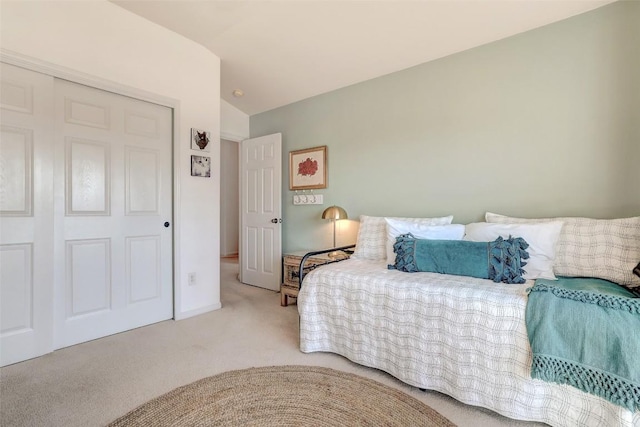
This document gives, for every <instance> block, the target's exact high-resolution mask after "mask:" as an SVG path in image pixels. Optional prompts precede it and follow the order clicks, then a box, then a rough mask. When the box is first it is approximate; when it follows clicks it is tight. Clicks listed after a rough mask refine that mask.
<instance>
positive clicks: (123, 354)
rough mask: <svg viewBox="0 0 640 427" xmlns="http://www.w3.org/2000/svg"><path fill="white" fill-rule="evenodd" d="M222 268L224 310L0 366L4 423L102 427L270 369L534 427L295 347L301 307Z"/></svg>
mask: <svg viewBox="0 0 640 427" xmlns="http://www.w3.org/2000/svg"><path fill="white" fill-rule="evenodd" d="M237 272H238V265H237V261H235V262H234V260H227V259H225V260H223V262H222V264H221V295H222V309H220V310H217V311H214V312H211V313H207V314H203V315H200V316H197V317H193V318H190V319H185V320H182V321H179V322H175V321H166V322H161V323H157V324H155V325H151V326H147V327H144V328H139V329H135V330H132V331H129V332H125V333H121V334H117V335H113V336H110V337H106V338H102V339H99V340H95V341H91V342H87V343H84V344H80V345H76V346H73V347H69V348H65V349H61V350H58V351H55V352H54V353H51V354H48V355H45V356H42V357H39V358H36V359H33V360H29V361H26V362H22V363H17V364H15V365H11V366H7V367H5V368H2V369H0V425H2V426H7V427H8V426H67V427H73V426H83V427H84V426H103V425H106V424H108V423H109V422H111V421H113V420H115V419H117V418H118V417H120V416H122V415H124V414H126V413H127V412H129V411H131V410H132V409H134V408H136V407H138V406H140V405H142V404H143V403H145V402H147V401H149V400H151V399H153V398H155V397H158V396H160V395H162V394H164V393H167V392H169V391H171V390H173V389H175V388H177V387H180V386H183V385H186V384H190V383H192V382H194V381H197V380H199V379H202V378H205V377H209V376H212V375H216V374H220V373H223V372H227V371H231V370H237V369H246V368H252V367H260V366H273V365H310V366H322V367H327V368H332V369H336V370H339V371H343V372H350V373H354V374H356V375H360V376H364V377H367V378H370V379H373V380H375V381H378V382H381V383H383V384H386V385H388V386H391V387H394V388H396V389H398V390H400V391H403V392H404V393H407V394H409V395H410V396H413V397H415V398H416V399H418V400H420V401H421V402H424V403H426V404H427V405H429V406H431V407H432V408H434V409H435V410H436V411H438V412H440V413H441V414H442V415H444V416H445V417H447V418H448V419H450V420H451V421H452V422H453V423H455V424H457V425H459V426H478V427H481V426H522V427H524V426H527V427H533V426H536V425H540V424H533V423H525V422H518V421H514V420H510V419H508V418H505V417H502V416H500V415H497V414H495V413H494V412H491V411H488V410H485V409H482V408H477V407H473V406H468V405H464V404H462V403H460V402H458V401H456V400H455V399H452V398H450V397H448V396H445V395H443V394H440V393H437V392H433V391H427V392H422V391H420V390H418V389H416V388H414V387H411V386H408V385H406V384H404V383H402V382H400V381H398V380H396V379H395V378H393V377H392V376H390V375H388V374H386V373H384V372H381V371H378V370H375V369H371V368H366V367H363V366H360V365H357V364H355V363H352V362H350V361H349V360H347V359H345V358H343V357H341V356H338V355H335V354H330V353H312V354H304V353H302V352H301V351H300V350H299V347H298V344H299V343H298V313H297V306H296V305H295V304H294V305H290V306H289V307H281V306H280V295H279V294H278V293H276V292H272V291H267V290H263V289H260V288H255V287H251V286H246V285H243V284H241V283H239V282H238V281H237V279H236V276H237Z"/></svg>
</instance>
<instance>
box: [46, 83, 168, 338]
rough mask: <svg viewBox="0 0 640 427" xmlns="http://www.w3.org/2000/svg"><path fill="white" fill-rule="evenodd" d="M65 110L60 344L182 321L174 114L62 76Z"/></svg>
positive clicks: (59, 153)
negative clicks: (177, 308) (175, 258)
mask: <svg viewBox="0 0 640 427" xmlns="http://www.w3.org/2000/svg"><path fill="white" fill-rule="evenodd" d="M55 115H56V117H55V130H56V132H55V133H56V143H55V178H56V179H55V189H54V194H55V203H54V210H55V228H56V232H57V233H58V234H57V236H56V239H55V243H54V258H55V283H56V287H55V310H54V315H55V335H54V338H55V340H54V345H55V347H56V348H61V347H66V346H69V345H73V344H76V343H80V342H84V341H88V340H91V339H95V338H99V337H103V336H106V335H110V334H114V333H117V332H122V331H125V330H128V329H132V328H136V327H139V326H143V325H147V324H151V323H154V322H158V321H161V320H166V319H170V318H172V317H173V281H172V275H173V273H172V265H173V264H172V231H171V227H170V223H171V220H172V201H171V200H172V185H171V183H172V176H171V174H172V161H171V146H172V134H173V131H172V110H171V109H169V108H167V107H163V106H160V105H155V104H151V103H147V102H143V101H140V100H136V99H132V98H128V97H125V96H120V95H116V94H113V93H110V92H105V91H102V90H98V89H94V88H90V87H87V86H83V85H79V84H75V83H71V82H67V81H64V80H56V81H55Z"/></svg>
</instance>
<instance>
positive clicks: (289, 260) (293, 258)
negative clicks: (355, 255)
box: [280, 251, 349, 307]
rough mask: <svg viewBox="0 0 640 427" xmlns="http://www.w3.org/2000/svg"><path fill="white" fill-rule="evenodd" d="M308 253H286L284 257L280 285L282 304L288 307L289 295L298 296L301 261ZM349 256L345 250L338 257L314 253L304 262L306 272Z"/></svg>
mask: <svg viewBox="0 0 640 427" xmlns="http://www.w3.org/2000/svg"><path fill="white" fill-rule="evenodd" d="M306 254H307V252H305V251H300V252H291V253H287V254H284V256H283V258H282V284H281V285H280V305H281V306H283V307H286V306H287V305H288V304H289V297H292V298H297V297H298V291H299V290H300V262H301V261H302V257H304V256H305V255H306ZM347 258H349V255H347V254H346V253H344V252H340V255H339V256H338V257H337V258H331V257H329V255H328V254H319V255H312V256H310V257H309V258H307V261H306V262H305V264H304V270H305V274H306V273H308V272H309V271H311V270H313V269H314V268H315V267H317V266H319V265H323V264H328V263H330V262H334V261H337V260H344V259H347Z"/></svg>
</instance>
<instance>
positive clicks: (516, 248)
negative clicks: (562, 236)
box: [388, 233, 529, 283]
mask: <svg viewBox="0 0 640 427" xmlns="http://www.w3.org/2000/svg"><path fill="white" fill-rule="evenodd" d="M528 247H529V245H528V244H527V242H526V241H525V240H524V239H523V238H522V237H511V236H509V238H508V239H503V238H502V237H498V238H497V239H496V240H494V241H493V242H469V241H466V240H427V239H416V238H415V237H414V236H413V235H412V234H410V233H409V234H403V235H400V236H398V237H397V238H396V243H395V244H394V245H393V251H394V252H395V253H396V261H395V263H394V264H392V265H389V266H388V268H389V269H396V270H399V271H404V272H407V273H415V272H418V271H428V272H432V273H442V274H454V275H457V276H470V277H477V278H480V279H491V280H493V281H494V282H503V283H524V282H525V279H524V278H523V277H522V275H523V274H524V269H523V268H522V267H524V266H525V265H526V264H527V263H526V262H525V261H524V260H525V259H528V258H529V253H528V252H527V250H526V249H527V248H528Z"/></svg>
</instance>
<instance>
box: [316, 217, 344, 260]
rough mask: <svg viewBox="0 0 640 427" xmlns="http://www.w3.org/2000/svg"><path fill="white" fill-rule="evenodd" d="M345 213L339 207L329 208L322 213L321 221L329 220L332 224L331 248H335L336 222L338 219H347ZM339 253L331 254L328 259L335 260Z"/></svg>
mask: <svg viewBox="0 0 640 427" xmlns="http://www.w3.org/2000/svg"><path fill="white" fill-rule="evenodd" d="M348 218H349V217H348V216H347V211H345V210H344V209H342V208H341V207H340V206H329V207H328V208H327V209H325V210H324V212H322V219H330V220H331V222H333V247H334V248H335V247H336V221H337V220H339V219H348ZM338 254H339V252H337V251H336V252H331V253H330V254H329V256H330V257H332V258H335V257H336V256H338Z"/></svg>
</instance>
